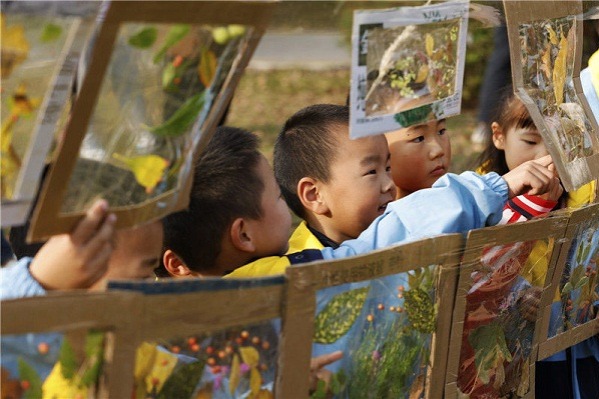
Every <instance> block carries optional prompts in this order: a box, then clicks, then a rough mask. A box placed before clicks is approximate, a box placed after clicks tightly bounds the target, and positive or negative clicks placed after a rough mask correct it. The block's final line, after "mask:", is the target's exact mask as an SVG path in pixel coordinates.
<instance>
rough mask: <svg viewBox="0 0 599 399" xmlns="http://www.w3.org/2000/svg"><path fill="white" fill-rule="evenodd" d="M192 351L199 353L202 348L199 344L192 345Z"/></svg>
mask: <svg viewBox="0 0 599 399" xmlns="http://www.w3.org/2000/svg"><path fill="white" fill-rule="evenodd" d="M190 349H191V351H192V352H199V351H200V349H202V348H201V347H200V345H198V344H193V345H191V348H190Z"/></svg>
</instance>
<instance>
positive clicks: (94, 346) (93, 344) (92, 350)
mask: <svg viewBox="0 0 599 399" xmlns="http://www.w3.org/2000/svg"><path fill="white" fill-rule="evenodd" d="M85 356H86V357H87V359H88V361H89V362H91V364H90V366H89V367H87V368H86V370H85V371H84V372H83V376H82V377H81V384H82V385H83V386H86V387H90V386H92V385H94V384H95V383H96V382H97V381H98V377H99V376H100V373H101V372H102V365H103V363H104V333H102V332H100V331H94V332H90V333H89V334H87V337H86V340H85Z"/></svg>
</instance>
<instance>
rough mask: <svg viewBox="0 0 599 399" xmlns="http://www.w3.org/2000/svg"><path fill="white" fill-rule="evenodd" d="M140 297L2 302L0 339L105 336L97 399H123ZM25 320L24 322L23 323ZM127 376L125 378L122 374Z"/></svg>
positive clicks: (67, 296) (82, 295)
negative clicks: (91, 332)
mask: <svg viewBox="0 0 599 399" xmlns="http://www.w3.org/2000/svg"><path fill="white" fill-rule="evenodd" d="M140 299H141V295H140V294H137V293H132V292H112V293H89V292H86V291H81V292H73V293H60V294H48V295H47V296H40V297H31V298H22V299H16V300H6V301H2V335H7V334H25V333H41V332H48V331H56V332H66V331H69V330H75V329H82V328H88V329H89V328H98V329H102V330H107V331H108V332H110V333H111V334H110V335H111V336H112V338H111V339H109V340H108V344H107V345H110V347H107V348H108V349H107V350H106V353H105V359H104V360H105V362H104V366H103V367H104V368H103V370H102V372H103V378H101V383H100V386H99V392H98V397H100V398H128V397H130V396H131V390H132V387H133V372H132V370H133V366H134V364H133V361H134V359H135V346H134V344H133V343H134V342H135V340H136V338H135V337H136V334H137V333H138V331H137V330H136V329H135V324H132V323H131V320H138V319H139V318H140V317H141V314H142V308H141V306H140V305H141V302H140ZM23 315H27V317H23ZM128 371H129V372H128Z"/></svg>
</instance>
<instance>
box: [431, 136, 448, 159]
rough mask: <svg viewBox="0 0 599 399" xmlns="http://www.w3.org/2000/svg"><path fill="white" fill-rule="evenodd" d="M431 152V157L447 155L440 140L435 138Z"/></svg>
mask: <svg viewBox="0 0 599 399" xmlns="http://www.w3.org/2000/svg"><path fill="white" fill-rule="evenodd" d="M429 154H430V157H431V159H435V158H439V157H441V156H443V155H445V151H443V146H442V145H441V143H439V141H438V140H433V141H431V142H430V147H429Z"/></svg>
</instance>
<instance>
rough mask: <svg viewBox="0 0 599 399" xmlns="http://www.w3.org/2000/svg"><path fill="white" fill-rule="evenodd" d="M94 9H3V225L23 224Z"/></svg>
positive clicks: (57, 5) (60, 5)
mask: <svg viewBox="0 0 599 399" xmlns="http://www.w3.org/2000/svg"><path fill="white" fill-rule="evenodd" d="M98 11H99V3H86V4H82V5H78V6H73V5H72V4H71V7H69V4H66V2H52V3H49V2H45V3H43V2H10V3H7V4H4V3H3V5H2V12H1V13H0V19H1V22H0V25H1V28H0V29H1V31H2V32H1V37H2V40H1V41H0V47H1V51H2V55H1V57H0V59H1V63H2V70H1V76H2V90H1V91H0V103H1V104H2V105H1V107H0V108H1V109H2V136H1V141H0V142H1V147H2V148H1V150H2V156H1V168H0V171H1V172H0V185H1V188H0V193H1V195H2V208H3V212H2V226H12V225H18V224H22V223H24V222H25V219H26V217H27V215H28V214H29V208H30V207H31V202H32V200H33V198H34V197H35V193H36V189H37V187H38V180H39V177H40V175H41V173H42V169H43V167H44V162H45V161H46V155H47V153H48V152H49V151H50V149H51V147H52V144H53V142H54V138H55V136H57V135H58V134H59V132H60V129H61V128H62V127H63V126H64V116H65V112H66V111H67V110H68V108H69V104H70V95H71V91H72V90H71V88H72V82H73V78H74V76H75V71H76V66H77V61H78V55H79V54H80V53H81V51H82V49H83V47H84V46H85V44H86V43H87V39H88V38H89V34H90V32H91V29H92V27H93V22H94V20H95V17H96V15H97V13H98Z"/></svg>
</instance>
